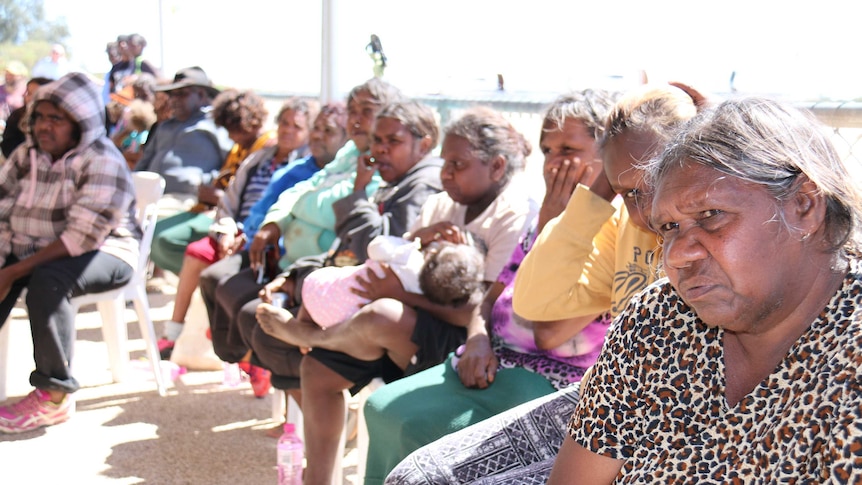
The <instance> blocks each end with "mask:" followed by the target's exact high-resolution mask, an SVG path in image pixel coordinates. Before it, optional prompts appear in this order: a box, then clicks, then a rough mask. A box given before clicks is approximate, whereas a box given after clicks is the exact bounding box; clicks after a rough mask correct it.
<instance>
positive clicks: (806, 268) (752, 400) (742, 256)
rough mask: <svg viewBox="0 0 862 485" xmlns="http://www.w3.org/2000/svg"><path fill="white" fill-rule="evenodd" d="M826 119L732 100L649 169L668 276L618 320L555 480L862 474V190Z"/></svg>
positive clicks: (699, 120)
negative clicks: (861, 243)
mask: <svg viewBox="0 0 862 485" xmlns="http://www.w3.org/2000/svg"><path fill="white" fill-rule="evenodd" d="M824 133H825V131H824V130H823V129H822V128H821V127H820V126H819V125H818V124H816V123H815V122H812V121H811V120H810V119H809V118H808V117H806V116H803V115H802V114H801V113H800V112H798V111H797V110H795V109H793V108H789V107H786V106H784V105H782V104H780V103H777V102H774V101H770V100H766V99H762V98H747V99H739V100H733V101H726V102H724V103H722V104H720V105H719V106H717V107H716V108H714V109H712V110H708V111H706V112H705V113H702V114H700V115H698V116H697V117H696V118H695V119H694V121H693V122H692V123H690V124H689V125H688V126H687V127H686V128H685V129H684V130H683V131H682V132H681V133H680V134H679V135H678V136H677V137H676V139H675V140H674V141H673V142H672V143H671V144H670V145H668V147H667V148H666V150H665V151H664V153H663V154H662V156H661V157H659V158H658V159H656V160H655V161H653V162H651V164H650V166H648V167H646V168H647V170H648V172H649V173H650V176H651V180H652V183H651V185H652V188H653V190H654V202H653V206H652V212H651V224H652V227H654V228H655V229H656V231H657V232H658V234H659V235H660V236H661V237H662V238H663V242H662V253H663V255H662V264H663V268H664V271H665V272H666V274H667V276H668V278H667V279H666V280H660V281H658V282H656V283H655V284H653V285H651V286H650V287H648V288H647V289H646V290H645V291H644V292H642V293H641V294H639V295H638V296H637V297H635V298H634V299H633V300H632V301H631V302H630V304H629V306H628V308H627V309H626V310H625V311H623V313H622V314H621V315H620V316H619V317H618V318H617V319H616V321H615V322H614V324H613V326H612V327H611V329H610V330H609V333H608V340H607V342H606V345H605V347H604V349H603V351H602V354H601V356H600V357H599V361H598V363H597V364H596V365H595V366H594V367H593V368H592V369H591V371H590V372H589V373H588V375H587V376H586V377H585V378H584V380H583V381H582V387H581V398H580V401H579V403H578V406H577V409H576V411H575V413H574V415H573V416H572V419H571V422H570V425H569V433H570V434H571V437H572V438H573V439H569V440H565V443H564V444H563V447H562V449H561V451H560V453H559V455H558V457H557V460H556V463H555V465H554V470H553V472H552V474H551V480H550V482H549V483H552V484H559V483H573V482H572V480H573V478H575V477H578V478H579V479H580V480H581V481H579V482H578V483H611V482H615V483H644V482H660V483H778V482H782V483H784V482H787V483H794V482H799V483H819V482H826V481H833V482H840V483H858V482H859V481H860V480H862V431H860V429H862V379H860V363H862V350H860V349H862V328H860V310H857V309H858V308H860V304H859V303H860V301H859V300H860V299H862V273H860V270H862V267H860V264H862V263H860V261H859V259H858V248H859V241H860V239H859V221H860V215H862V208H860V200H862V197H860V193H859V191H858V189H857V186H856V185H858V184H856V185H854V184H855V182H854V180H853V178H852V177H851V176H850V174H849V173H848V172H847V169H846V167H844V166H843V165H842V163H841V162H840V160H839V159H838V157H837V154H836V152H835V150H834V148H833V147H832V145H831V144H830V142H829V140H828V138H827V137H826V135H825V134H824Z"/></svg>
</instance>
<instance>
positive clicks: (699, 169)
mask: <svg viewBox="0 0 862 485" xmlns="http://www.w3.org/2000/svg"><path fill="white" fill-rule="evenodd" d="M790 203H791V202H783V203H779V202H776V201H775V199H774V198H773V197H772V196H771V195H769V194H768V193H767V192H766V190H765V189H764V188H763V187H761V186H758V185H755V184H752V183H748V182H744V181H742V180H741V179H738V178H736V177H731V176H728V175H725V174H722V173H720V172H718V171H717V170H715V169H712V168H708V167H706V166H704V165H700V164H697V163H686V164H684V165H683V166H678V165H675V166H674V167H673V168H671V169H670V171H669V173H668V174H667V175H666V176H665V177H664V178H663V179H662V180H660V181H659V183H658V185H657V186H656V188H655V192H654V201H653V206H652V225H653V227H654V228H655V229H656V231H657V232H658V234H659V236H661V237H662V238H663V239H664V241H663V243H662V258H663V262H664V270H665V272H666V273H667V276H668V278H669V279H670V282H671V284H672V285H673V286H674V288H676V289H677V291H678V292H679V294H680V295H681V296H682V298H683V300H685V302H686V303H687V304H689V305H690V306H691V307H692V308H694V309H695V311H696V312H697V314H698V316H699V317H700V318H701V319H702V320H703V321H704V322H706V323H707V324H708V325H710V326H718V327H722V328H725V329H726V330H731V331H735V332H752V333H759V332H762V331H765V330H768V329H770V328H772V327H773V326H774V325H776V324H777V323H780V322H781V321H783V320H784V319H785V318H786V317H787V313H789V312H790V311H791V310H792V309H793V308H794V307H795V305H794V304H791V303H793V302H798V301H802V299H803V298H804V295H800V294H797V293H798V292H800V291H801V290H800V288H801V287H802V285H798V284H796V283H795V282H796V281H798V278H795V277H794V272H795V266H794V264H793V262H795V261H799V258H801V257H804V255H803V254H802V251H801V248H802V244H801V243H800V242H799V238H798V237H793V236H791V234H790V231H788V229H787V226H786V225H785V223H783V222H781V221H780V220H779V217H777V214H778V211H781V212H782V213H783V214H784V216H785V219H786V221H787V223H788V224H790V225H791V226H792V224H793V222H794V220H793V217H794V211H793V210H792V209H790V208H788V207H785V206H782V205H781V204H784V205H789V204H790Z"/></svg>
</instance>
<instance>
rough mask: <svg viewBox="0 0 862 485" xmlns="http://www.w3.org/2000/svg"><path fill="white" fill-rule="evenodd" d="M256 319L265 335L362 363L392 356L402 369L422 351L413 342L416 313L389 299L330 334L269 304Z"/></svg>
mask: <svg viewBox="0 0 862 485" xmlns="http://www.w3.org/2000/svg"><path fill="white" fill-rule="evenodd" d="M256 315H257V321H258V323H260V328H261V329H262V330H263V331H264V332H266V333H267V334H269V335H271V336H273V337H275V338H277V339H279V340H282V341H284V342H287V343H289V344H292V345H296V346H299V347H321V348H325V349H328V350H334V351H339V352H344V353H346V354H347V355H350V356H351V357H355V358H357V359H361V360H376V359H379V358H380V357H383V355H384V354H387V353H388V354H389V357H390V358H391V359H392V360H393V362H395V363H396V364H398V365H399V366H402V368H404V367H406V366H407V362H409V360H410V358H411V357H413V354H415V353H416V351H417V350H418V349H417V348H416V345H415V344H413V342H411V340H410V337H411V336H412V334H413V328H414V327H415V326H416V312H415V310H413V309H412V308H410V307H408V306H405V305H404V304H402V303H401V302H399V301H397V300H392V299H389V298H384V299H380V300H375V301H373V302H371V303H369V304H368V305H365V306H364V307H362V308H361V309H360V310H359V311H357V312H356V314H355V315H354V316H353V318H351V319H350V320H347V321H346V322H344V323H342V324H340V325H336V326H334V327H330V328H328V329H326V330H324V329H322V328H320V327H319V326H317V324H315V323H314V322H312V321H310V320H301V319H300V318H299V317H297V318H293V317H292V316H291V315H290V313H289V312H288V311H287V310H284V309H281V308H276V307H274V306H272V305H269V304H266V303H263V304H261V305H259V306H258V307H257V313H256ZM299 315H302V312H300V314H299Z"/></svg>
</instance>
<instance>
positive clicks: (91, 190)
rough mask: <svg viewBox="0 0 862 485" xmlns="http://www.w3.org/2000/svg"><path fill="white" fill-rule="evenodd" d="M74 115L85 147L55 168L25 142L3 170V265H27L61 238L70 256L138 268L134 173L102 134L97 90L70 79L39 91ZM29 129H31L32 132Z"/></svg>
mask: <svg viewBox="0 0 862 485" xmlns="http://www.w3.org/2000/svg"><path fill="white" fill-rule="evenodd" d="M41 101H49V102H51V103H54V104H55V105H57V106H59V107H60V108H62V109H63V110H65V111H66V112H67V113H69V114H70V115H71V116H72V119H73V120H75V122H76V123H77V124H78V126H79V127H80V130H81V141H80V143H79V144H78V146H76V147H75V148H73V149H71V150H70V151H68V152H67V153H66V154H65V155H63V157H62V158H60V159H58V160H57V161H56V162H53V163H52V162H51V157H50V156H49V155H48V154H46V153H45V152H43V151H41V150H40V149H39V146H38V143H37V142H36V141H35V140H34V139H33V137H32V136H31V133H28V136H27V141H26V142H25V143H24V144H22V146H20V147H18V149H16V150H15V151H14V152H13V153H12V154H11V155H10V157H9V159H8V160H7V161H6V162H5V163H3V164H0V265H2V264H4V263H5V261H6V258H7V257H8V256H9V254H10V253H11V254H14V255H15V256H17V257H18V258H19V259H24V258H27V257H29V256H31V255H33V253H35V252H36V251H38V250H40V249H42V248H44V247H45V246H47V245H48V244H50V243H51V242H53V241H56V240H57V239H60V240H62V241H63V244H64V245H65V246H66V249H67V250H68V251H69V254H70V255H72V256H79V255H81V254H84V253H87V252H90V251H93V250H97V249H100V250H102V251H105V252H106V253H109V254H112V255H114V256H117V257H118V258H120V259H122V260H123V261H125V262H127V263H128V264H129V265H130V266H131V267H132V268H137V260H138V250H139V247H138V242H139V241H140V238H141V229H140V227H139V225H138V224H137V222H136V219H135V216H134V215H135V212H134V211H135V195H134V186H133V184H132V178H131V174H130V172H129V169H128V167H127V166H126V162H125V160H124V159H123V156H122V155H121V154H120V152H119V151H118V150H117V148H116V147H115V146H114V144H113V143H112V142H111V140H109V139H108V138H107V136H106V134H105V107H104V105H103V104H102V101H101V98H100V94H99V89H98V88H97V87H96V85H95V84H94V83H93V82H92V81H90V80H89V79H88V78H87V77H86V76H85V75H84V74H81V73H71V74H67V75H65V76H63V77H61V78H60V79H58V80H57V81H54V82H52V83H50V84H46V85H45V86H42V87H41V88H39V90H38V91H37V92H36V94H35V96H34V98H33V102H32V103H30V105H29V107H28V110H27V115H26V118H25V119H27V120H32V111H33V107H34V106H35V105H36V104H38V103H39V102H41ZM29 126H30V123H28V130H27V131H28V132H30V131H31V130H30V129H29Z"/></svg>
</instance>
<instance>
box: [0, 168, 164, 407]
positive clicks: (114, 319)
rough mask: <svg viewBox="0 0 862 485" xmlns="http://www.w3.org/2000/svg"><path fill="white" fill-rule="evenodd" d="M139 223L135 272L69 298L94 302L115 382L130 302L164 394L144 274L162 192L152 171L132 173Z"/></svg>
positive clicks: (2, 358) (4, 355) (1, 331)
mask: <svg viewBox="0 0 862 485" xmlns="http://www.w3.org/2000/svg"><path fill="white" fill-rule="evenodd" d="M132 180H133V181H134V184H135V198H136V200H137V208H138V212H137V214H136V216H137V218H138V222H139V223H140V224H141V229H142V230H143V237H142V238H141V244H140V258H139V259H138V267H137V268H135V274H134V276H133V277H132V279H131V280H129V282H128V283H127V284H126V285H125V286H123V287H121V288H117V289H114V290H110V291H105V292H102V293H90V294H87V295H81V296H78V297H75V298H72V305H74V307H75V308H76V309H78V308H81V307H82V306H84V305H90V304H94V303H95V304H96V306H97V308H98V309H99V314H100V315H101V317H102V338H103V339H104V340H105V343H106V344H107V346H108V359H109V361H110V367H111V376H112V378H113V379H114V382H120V381H122V380H123V379H124V378H125V377H126V375H127V372H128V367H129V366H128V364H129V350H128V340H129V335H128V329H127V327H126V321H125V318H124V314H125V309H126V302H127V301H132V302H133V303H134V305H135V312H136V313H137V315H138V324H139V325H140V328H141V335H142V336H143V338H144V342H145V343H146V353H147V359H149V361H150V364H151V365H152V369H153V377H154V378H155V381H156V386H157V388H158V391H159V395H161V396H164V395H166V394H167V385H166V383H165V376H164V375H163V373H162V371H161V364H160V361H161V357H160V356H159V349H158V346H157V344H156V333H155V330H154V329H153V321H152V319H151V318H150V303H149V300H148V299H147V273H148V266H149V260H150V246H151V245H152V242H153V234H154V232H155V229H156V219H157V218H158V210H157V206H156V205H157V203H158V201H159V199H161V197H162V195H163V194H164V192H165V179H164V178H163V177H162V176H161V175H159V174H157V173H154V172H134V173H132ZM8 323H9V322H7V324H6V325H4V326H3V327H2V328H0V401H4V400H6V376H7V373H8V368H7V367H8V356H9V325H8Z"/></svg>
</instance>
